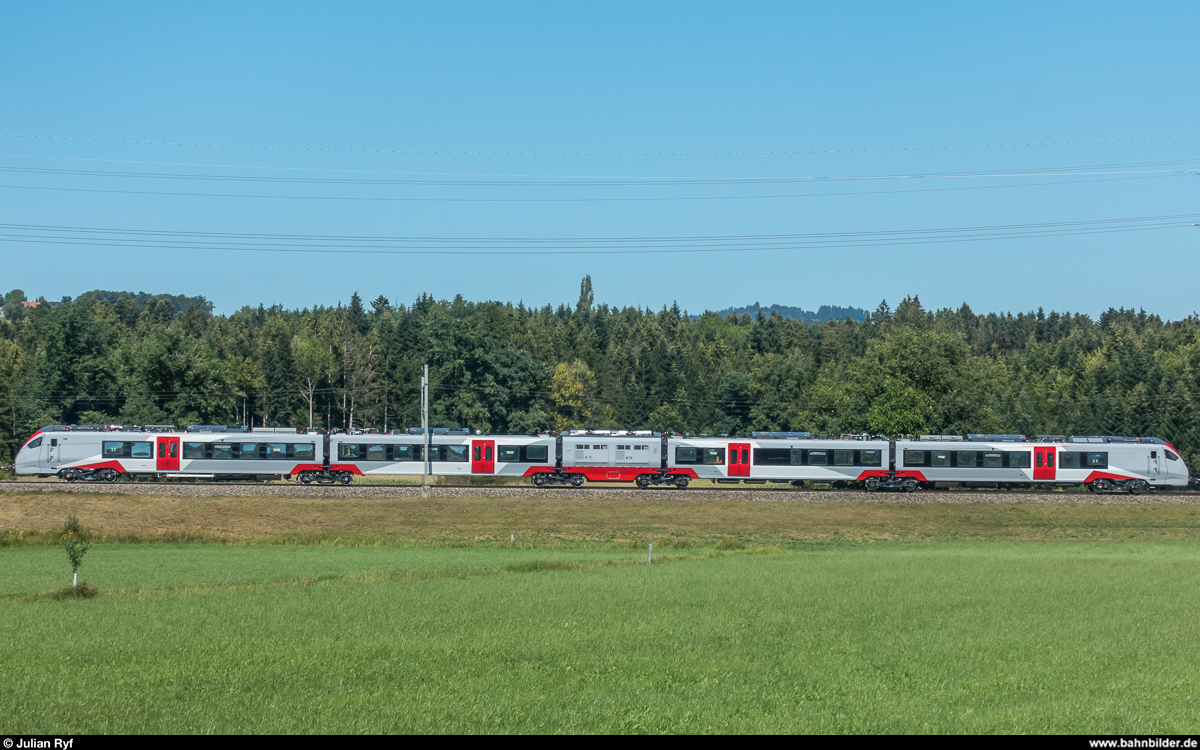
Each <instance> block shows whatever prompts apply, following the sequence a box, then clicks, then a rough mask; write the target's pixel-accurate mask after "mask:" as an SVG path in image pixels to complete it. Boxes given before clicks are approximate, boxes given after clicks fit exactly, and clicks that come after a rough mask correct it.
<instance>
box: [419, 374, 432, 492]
mask: <svg viewBox="0 0 1200 750" xmlns="http://www.w3.org/2000/svg"><path fill="white" fill-rule="evenodd" d="M421 432H422V433H423V434H424V437H423V438H422V440H424V441H425V449H424V450H423V451H422V453H421V458H422V461H421V475H422V480H421V497H429V444H430V440H429V365H425V375H424V376H423V377H422V378H421Z"/></svg>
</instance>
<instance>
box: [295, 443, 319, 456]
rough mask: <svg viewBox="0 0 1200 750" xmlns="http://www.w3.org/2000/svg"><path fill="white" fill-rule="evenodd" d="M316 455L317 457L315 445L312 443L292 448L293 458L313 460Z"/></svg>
mask: <svg viewBox="0 0 1200 750" xmlns="http://www.w3.org/2000/svg"><path fill="white" fill-rule="evenodd" d="M315 455H316V451H314V450H313V444H312V443H301V444H299V445H293V446H292V456H293V457H294V458H308V459H311V458H313V457H314V456H315Z"/></svg>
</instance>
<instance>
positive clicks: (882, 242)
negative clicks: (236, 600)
mask: <svg viewBox="0 0 1200 750" xmlns="http://www.w3.org/2000/svg"><path fill="white" fill-rule="evenodd" d="M1197 219H1200V214H1172V215H1162V216H1140V217H1125V218H1113V219H1093V220H1085V221H1066V222H1039V223H1033V224H1000V225H990V226H976V227H942V228H933V229H895V230H878V231H852V232H818V233H803V234H774V235H718V236H708V237H705V236H692V237H687V236H681V237H607V238H604V237H557V238H555V237H542V238H539V237H524V238H518V237H513V238H504V237H399V236H396V237H385V236H376V237H371V236H353V235H300V234H251V233H233V232H198V231H171V230H146V229H121V228H108V227H71V226H47V225H35V224H0V240H7V241H10V242H20V243H28V244H52V245H74V246H91V247H117V248H131V247H137V248H163V249H174V250H185V251H231V252H272V253H324V254H335V255H336V254H365V255H510V256H511V255H557V256H565V255H624V254H647V253H653V254H679V253H743V252H769V251H776V252H777V251H805V250H820V249H831V248H872V247H885V246H896V245H926V244H941V243H952V242H980V241H996V240H1016V239H1033V238H1040V237H1061V236H1068V235H1085V234H1106V233H1113V232H1140V231H1151V230H1160V229H1178V228H1191V227H1192V226H1193V225H1194V224H1195V223H1196V221H1197Z"/></svg>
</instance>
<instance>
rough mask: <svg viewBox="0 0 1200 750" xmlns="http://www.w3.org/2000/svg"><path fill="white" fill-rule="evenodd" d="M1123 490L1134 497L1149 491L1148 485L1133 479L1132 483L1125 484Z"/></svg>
mask: <svg viewBox="0 0 1200 750" xmlns="http://www.w3.org/2000/svg"><path fill="white" fill-rule="evenodd" d="M1125 489H1127V490H1129V491H1130V492H1132V493H1133V494H1135V495H1140V494H1142V493H1143V492H1145V491H1147V490H1149V489H1150V485H1149V484H1147V483H1146V482H1145V481H1143V480H1141V479H1134V480H1133V481H1130V482H1126V483H1125Z"/></svg>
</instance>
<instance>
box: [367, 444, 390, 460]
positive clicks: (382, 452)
mask: <svg viewBox="0 0 1200 750" xmlns="http://www.w3.org/2000/svg"><path fill="white" fill-rule="evenodd" d="M367 460H368V461H386V460H387V448H385V447H384V446H382V445H368V446H367Z"/></svg>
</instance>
